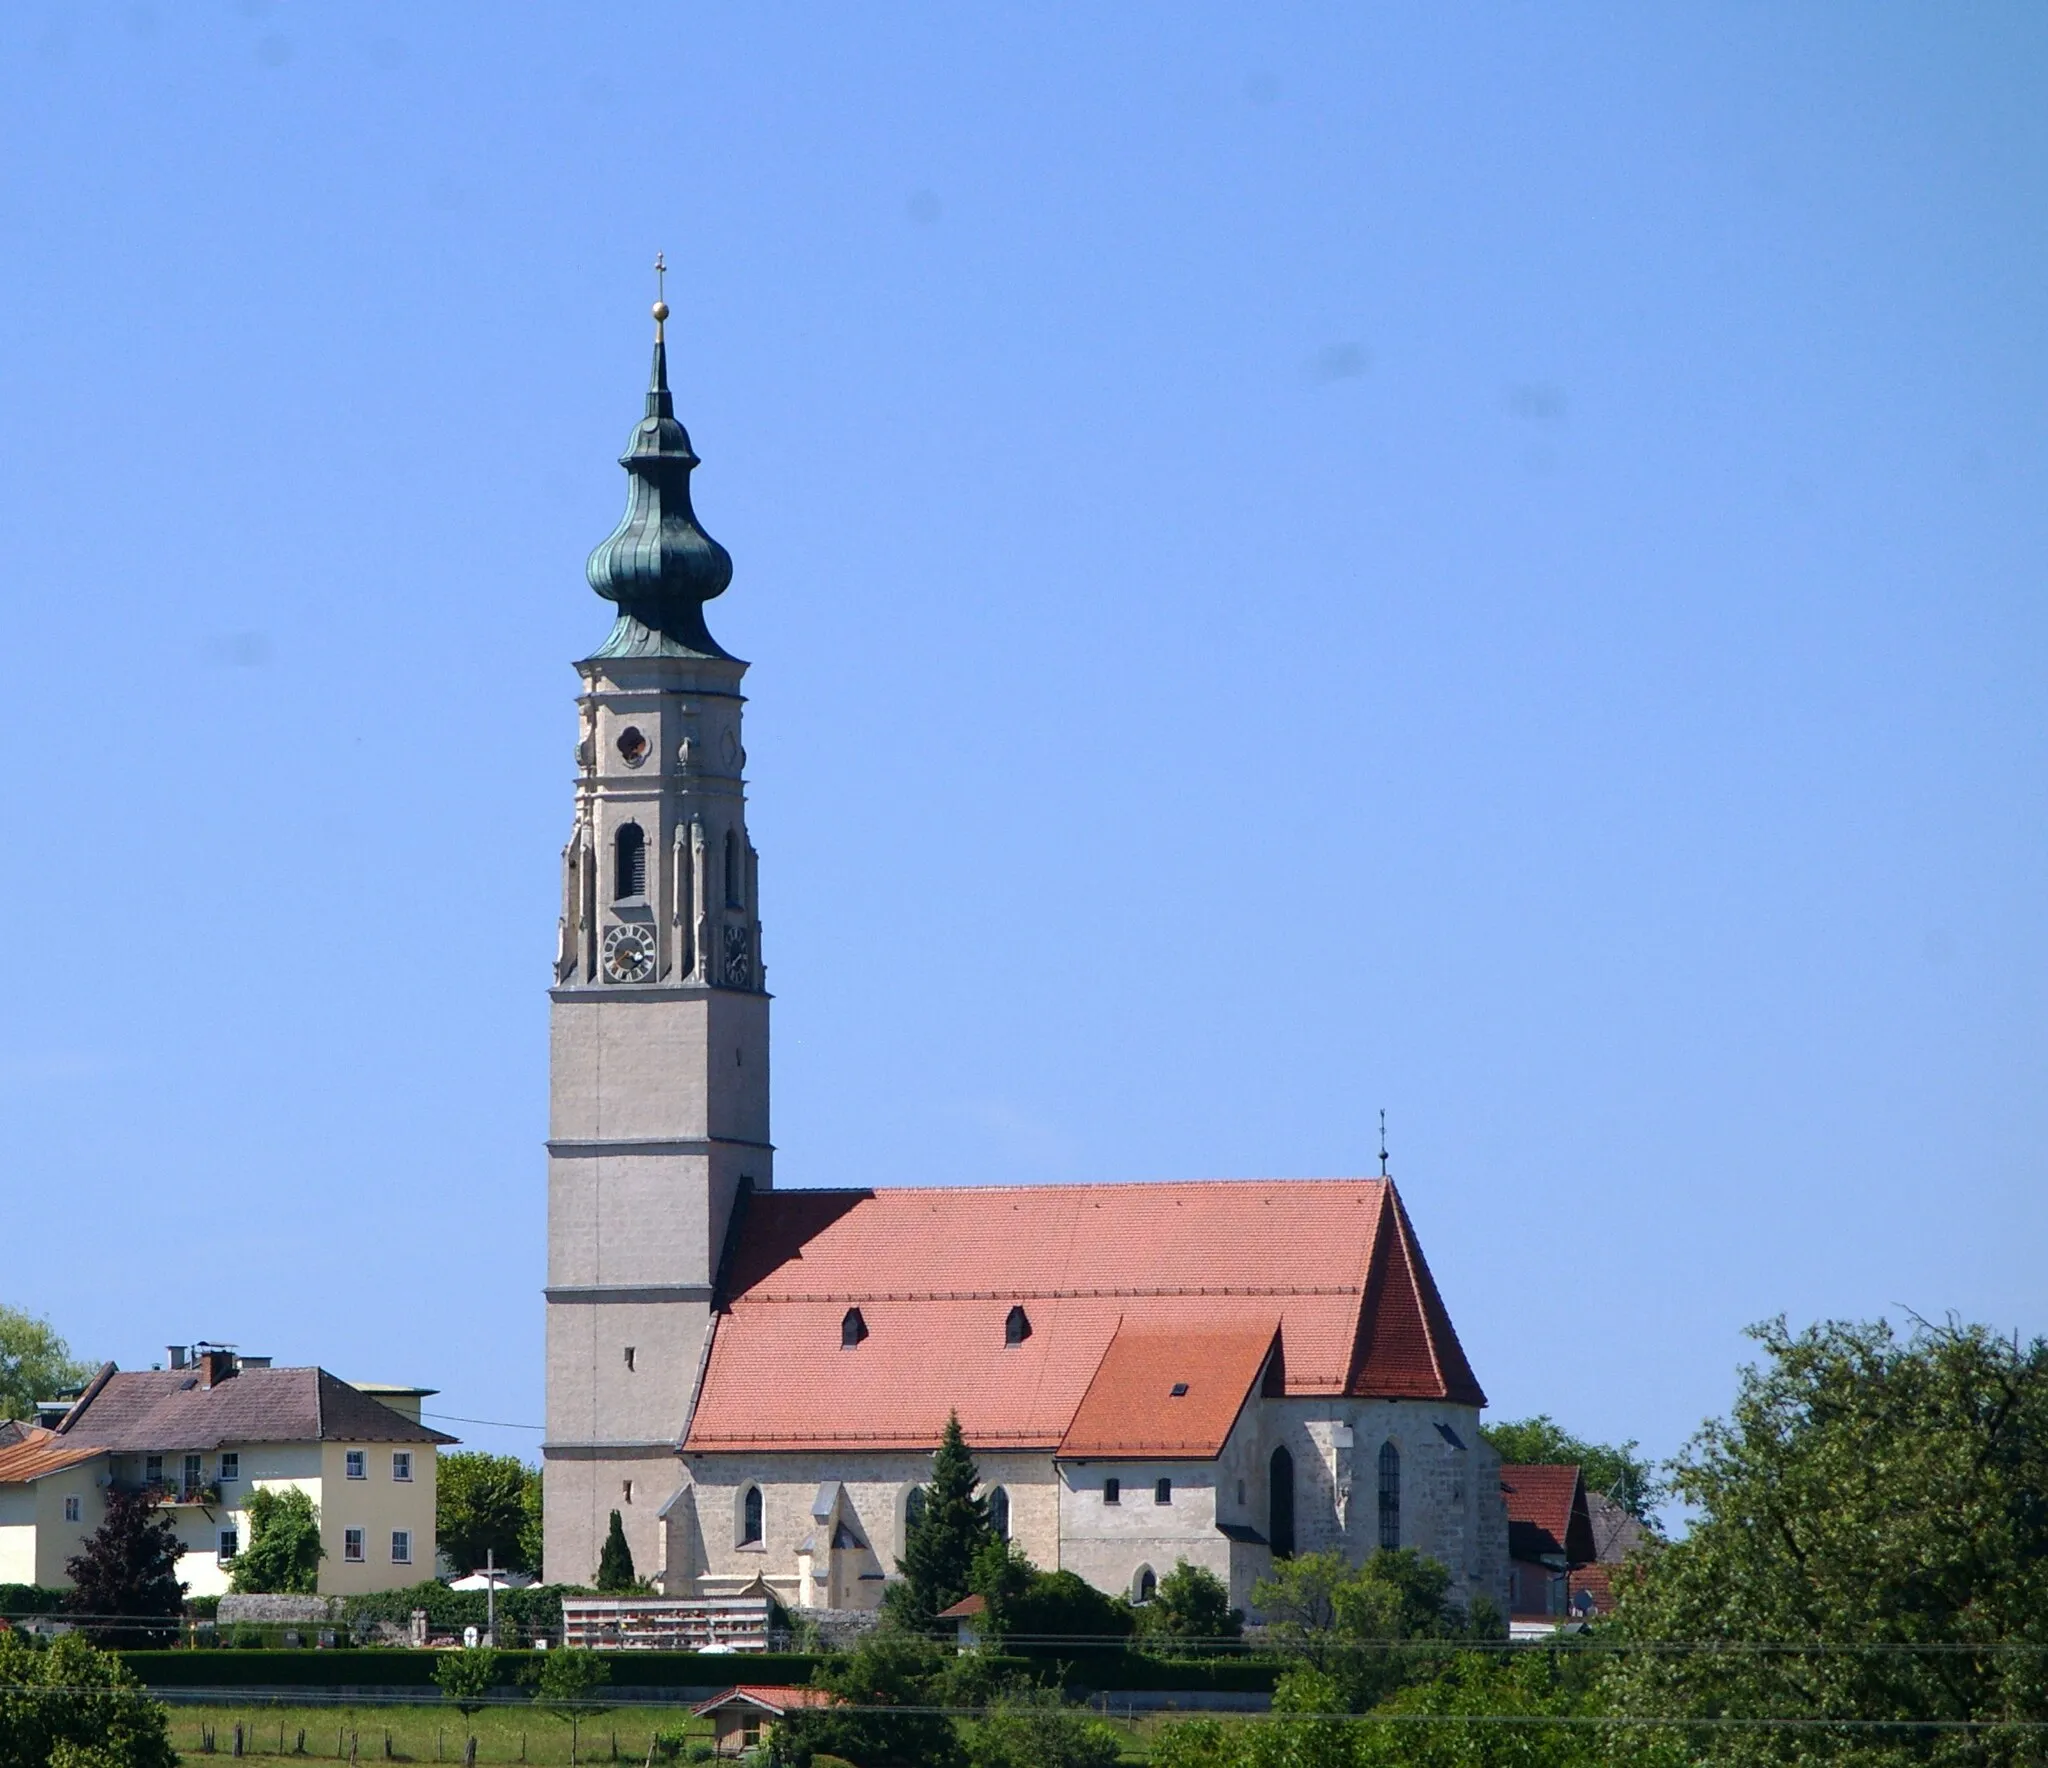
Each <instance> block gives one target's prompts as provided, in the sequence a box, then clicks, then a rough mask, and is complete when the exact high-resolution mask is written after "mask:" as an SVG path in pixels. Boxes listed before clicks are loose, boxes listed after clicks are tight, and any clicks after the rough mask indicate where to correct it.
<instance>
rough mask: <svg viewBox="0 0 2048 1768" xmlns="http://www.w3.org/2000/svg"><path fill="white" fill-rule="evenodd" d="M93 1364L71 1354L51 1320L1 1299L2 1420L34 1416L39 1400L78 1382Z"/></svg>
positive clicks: (0, 1387)
mask: <svg viewBox="0 0 2048 1768" xmlns="http://www.w3.org/2000/svg"><path fill="white" fill-rule="evenodd" d="M93 1367H94V1366H93V1365H92V1364H90V1363H81V1362H79V1361H77V1360H76V1359H75V1358H74V1357H73V1356H72V1355H71V1348H70V1346H68V1345H67V1344H66V1343H65V1342H64V1341H63V1339H61V1338H59V1337H58V1336H57V1334H56V1332H55V1331H54V1330H52V1328H51V1326H50V1323H49V1321H47V1320H39V1319H37V1318H36V1316H35V1315H33V1314H27V1313H23V1312H22V1310H21V1309H20V1308H10V1307H8V1306H7V1305H6V1304H5V1303H0V1420H5V1419H9V1418H27V1417H30V1416H31V1415H32V1414H33V1413H34V1411H35V1408H36V1402H37V1401H38V1400H50V1399H55V1398H56V1397H57V1396H58V1395H59V1394H60V1393H62V1392H63V1391H64V1390H65V1389H66V1388H72V1387H76V1386H78V1385H79V1383H81V1382H83V1381H85V1380H87V1379H88V1378H89V1377H90V1376H91V1375H92V1372H93Z"/></svg>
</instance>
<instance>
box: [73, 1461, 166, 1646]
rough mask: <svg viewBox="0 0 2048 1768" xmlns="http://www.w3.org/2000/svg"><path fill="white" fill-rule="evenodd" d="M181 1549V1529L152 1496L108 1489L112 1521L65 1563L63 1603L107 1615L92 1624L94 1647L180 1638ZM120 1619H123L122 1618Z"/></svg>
mask: <svg viewBox="0 0 2048 1768" xmlns="http://www.w3.org/2000/svg"><path fill="white" fill-rule="evenodd" d="M183 1551H184V1550H183V1549H182V1548H181V1547H180V1546H179V1545H178V1531H177V1529H176V1527H175V1526H174V1525H173V1524H172V1522H171V1519H170V1518H169V1517H168V1516H165V1515H164V1514H163V1513H162V1512H161V1511H160V1510H158V1509H157V1504H156V1499H155V1497H154V1496H153V1495H152V1494H150V1493H148V1492H134V1491H124V1490H122V1489H121V1488H120V1487H118V1486H110V1487H109V1488H108V1489H107V1515H106V1520H105V1521H104V1522H102V1523H101V1524H100V1526H99V1527H98V1528H97V1529H95V1530H94V1531H93V1533H92V1536H91V1538H90V1539H88V1540H87V1542H86V1544H85V1551H84V1552H83V1553H81V1554H79V1555H77V1557H75V1558H74V1559H72V1560H70V1561H68V1562H67V1563H66V1565H65V1567H64V1569H65V1571H67V1572H68V1573H70V1575H71V1585H72V1588H71V1593H70V1595H69V1597H67V1598H66V1601H65V1606H66V1607H67V1608H69V1609H70V1610H71V1612H72V1613H73V1614H77V1615H91V1616H95V1617H101V1618H100V1619H99V1621H98V1624H96V1625H90V1626H88V1627H87V1628H86V1637H87V1638H88V1639H90V1640H91V1641H92V1643H93V1644H95V1645H111V1646H126V1647H129V1648H130V1649H136V1650H139V1649H142V1648H145V1647H149V1646H157V1645H168V1644H169V1643H170V1642H171V1641H172V1640H173V1639H175V1638H176V1637H177V1625H176V1623H177V1618H178V1614H179V1612H180V1611H181V1610H182V1608H183V1607H184V1603H185V1586H184V1585H183V1584H181V1583H179V1582H178V1555H179V1554H180V1553H181V1552H183ZM115 1616H119V1617H122V1619H121V1621H120V1622H119V1623H116V1622H115V1621H114V1620H113V1619H112V1617H115ZM152 1621H153V1622H155V1623H157V1624H156V1625H151V1624H150V1623H151V1622H152ZM166 1622H168V1623H170V1624H169V1625H165V1624H164V1623H166Z"/></svg>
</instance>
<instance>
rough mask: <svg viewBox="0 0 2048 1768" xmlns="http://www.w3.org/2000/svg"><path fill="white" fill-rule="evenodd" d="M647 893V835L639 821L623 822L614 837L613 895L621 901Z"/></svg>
mask: <svg viewBox="0 0 2048 1768" xmlns="http://www.w3.org/2000/svg"><path fill="white" fill-rule="evenodd" d="M646 894H647V837H646V835H645V834H644V833H642V831H641V828H640V825H639V824H638V823H622V824H620V826H619V832H618V833H617V834H616V835H614V836H613V837H612V896H613V898H614V899H615V900H617V901H619V902H624V901H625V900H626V899H627V898H628V897H632V896H645V895H646Z"/></svg>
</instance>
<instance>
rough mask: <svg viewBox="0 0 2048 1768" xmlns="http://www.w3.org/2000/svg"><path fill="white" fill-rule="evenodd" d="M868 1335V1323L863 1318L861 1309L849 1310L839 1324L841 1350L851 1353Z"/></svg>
mask: <svg viewBox="0 0 2048 1768" xmlns="http://www.w3.org/2000/svg"><path fill="white" fill-rule="evenodd" d="M867 1335H868V1323H867V1321H865V1320H864V1319H862V1318H861V1312H860V1309H859V1308H848V1309H847V1310H846V1314H845V1317H844V1318H843V1319H842V1320H841V1321H840V1322H839V1348H840V1349H841V1350H843V1351H850V1350H852V1349H853V1347H854V1346H855V1345H857V1344H859V1343H860V1341H861V1340H862V1339H864V1338H865V1337H867Z"/></svg>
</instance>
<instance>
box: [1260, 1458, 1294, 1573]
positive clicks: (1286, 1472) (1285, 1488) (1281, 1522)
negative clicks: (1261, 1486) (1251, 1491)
mask: <svg viewBox="0 0 2048 1768" xmlns="http://www.w3.org/2000/svg"><path fill="white" fill-rule="evenodd" d="M1266 1539H1267V1540H1268V1541H1269V1542H1271V1543H1272V1547H1273V1557H1274V1558H1275V1559H1285V1558H1286V1557H1287V1556H1288V1555H1289V1554H1291V1553H1292V1552H1293V1551H1294V1457H1293V1456H1292V1455H1290V1454H1288V1452H1287V1450H1286V1448H1285V1447H1284V1446H1283V1447H1281V1448H1278V1449H1275V1450H1274V1451H1273V1459H1272V1460H1271V1461H1269V1462H1268V1463H1267V1464H1266Z"/></svg>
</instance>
